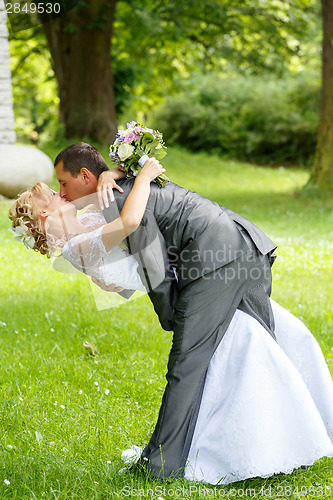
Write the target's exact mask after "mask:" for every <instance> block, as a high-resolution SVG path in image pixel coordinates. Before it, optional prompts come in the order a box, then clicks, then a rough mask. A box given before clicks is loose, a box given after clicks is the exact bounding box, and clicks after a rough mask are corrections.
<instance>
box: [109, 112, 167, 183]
mask: <svg viewBox="0 0 333 500" xmlns="http://www.w3.org/2000/svg"><path fill="white" fill-rule="evenodd" d="M126 126H127V128H126V130H118V132H117V133H116V136H115V140H114V143H113V144H112V145H111V146H110V158H111V161H112V162H113V163H115V165H116V166H117V167H118V168H120V170H122V171H123V172H124V173H125V175H126V177H131V176H132V175H134V176H136V175H137V174H138V172H139V171H140V169H141V168H142V167H143V165H144V163H145V161H146V160H147V159H148V158H151V157H154V158H156V159H157V160H161V159H162V158H164V156H165V155H166V154H167V152H166V146H165V144H164V142H163V136H162V134H161V133H160V132H159V131H158V130H153V129H151V128H146V127H144V126H143V125H140V124H139V123H136V122H135V121H132V122H131V123H127V124H126ZM169 180H170V179H169V178H168V177H167V176H166V175H164V174H161V175H159V176H158V177H156V183H157V185H158V186H159V187H163V186H165V185H166V184H167V182H169Z"/></svg>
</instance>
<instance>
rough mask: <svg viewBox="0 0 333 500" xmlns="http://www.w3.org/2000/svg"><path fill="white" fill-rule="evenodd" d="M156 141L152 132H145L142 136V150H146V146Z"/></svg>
mask: <svg viewBox="0 0 333 500" xmlns="http://www.w3.org/2000/svg"><path fill="white" fill-rule="evenodd" d="M153 140H154V136H153V134H151V133H150V132H145V133H144V134H143V135H142V136H141V144H140V146H141V148H142V149H144V148H145V146H146V145H147V144H149V143H150V142H152V141H153Z"/></svg>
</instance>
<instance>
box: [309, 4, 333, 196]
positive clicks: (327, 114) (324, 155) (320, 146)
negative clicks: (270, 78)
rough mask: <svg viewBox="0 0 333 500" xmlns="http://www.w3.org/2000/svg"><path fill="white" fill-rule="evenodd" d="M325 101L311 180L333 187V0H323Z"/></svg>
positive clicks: (320, 184) (325, 186) (323, 78)
mask: <svg viewBox="0 0 333 500" xmlns="http://www.w3.org/2000/svg"><path fill="white" fill-rule="evenodd" d="M322 9H323V12H322V16H323V59H322V101H321V111H320V123H319V130H318V142H317V149H316V156H315V161H314V165H313V168H312V172H311V178H310V183H313V184H317V185H319V186H320V187H321V188H322V189H325V190H330V191H333V0H322Z"/></svg>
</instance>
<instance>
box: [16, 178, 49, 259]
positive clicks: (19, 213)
mask: <svg viewBox="0 0 333 500" xmlns="http://www.w3.org/2000/svg"><path fill="white" fill-rule="evenodd" d="M45 187H47V186H46V184H43V183H42V182H37V184H35V185H34V186H33V187H32V188H31V189H28V190H27V191H24V192H23V193H21V194H20V195H19V197H18V198H17V200H16V201H15V203H14V205H13V206H12V207H11V208H10V210H9V213H8V216H9V218H10V220H11V221H12V223H13V228H15V227H18V226H21V227H23V228H24V226H25V227H26V228H27V229H28V231H29V233H30V234H31V235H32V236H33V237H34V239H35V245H34V247H33V250H35V251H36V252H40V253H41V254H42V255H46V256H47V257H50V255H51V251H52V250H53V248H49V244H50V238H49V237H48V238H47V237H46V232H45V227H44V224H43V221H42V219H41V217H40V212H41V208H42V207H44V206H45V205H48V203H49V202H50V201H51V197H50V196H48V194H47V193H46V192H45ZM48 243H49V244H48ZM55 246H56V245H55ZM52 247H53V245H52Z"/></svg>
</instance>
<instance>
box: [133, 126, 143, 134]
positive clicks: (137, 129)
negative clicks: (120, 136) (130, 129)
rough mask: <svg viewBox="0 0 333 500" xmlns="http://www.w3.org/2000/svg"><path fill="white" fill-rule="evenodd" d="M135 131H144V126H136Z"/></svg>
mask: <svg viewBox="0 0 333 500" xmlns="http://www.w3.org/2000/svg"><path fill="white" fill-rule="evenodd" d="M134 130H135V132H138V133H139V132H142V131H143V128H142V127H134Z"/></svg>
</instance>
